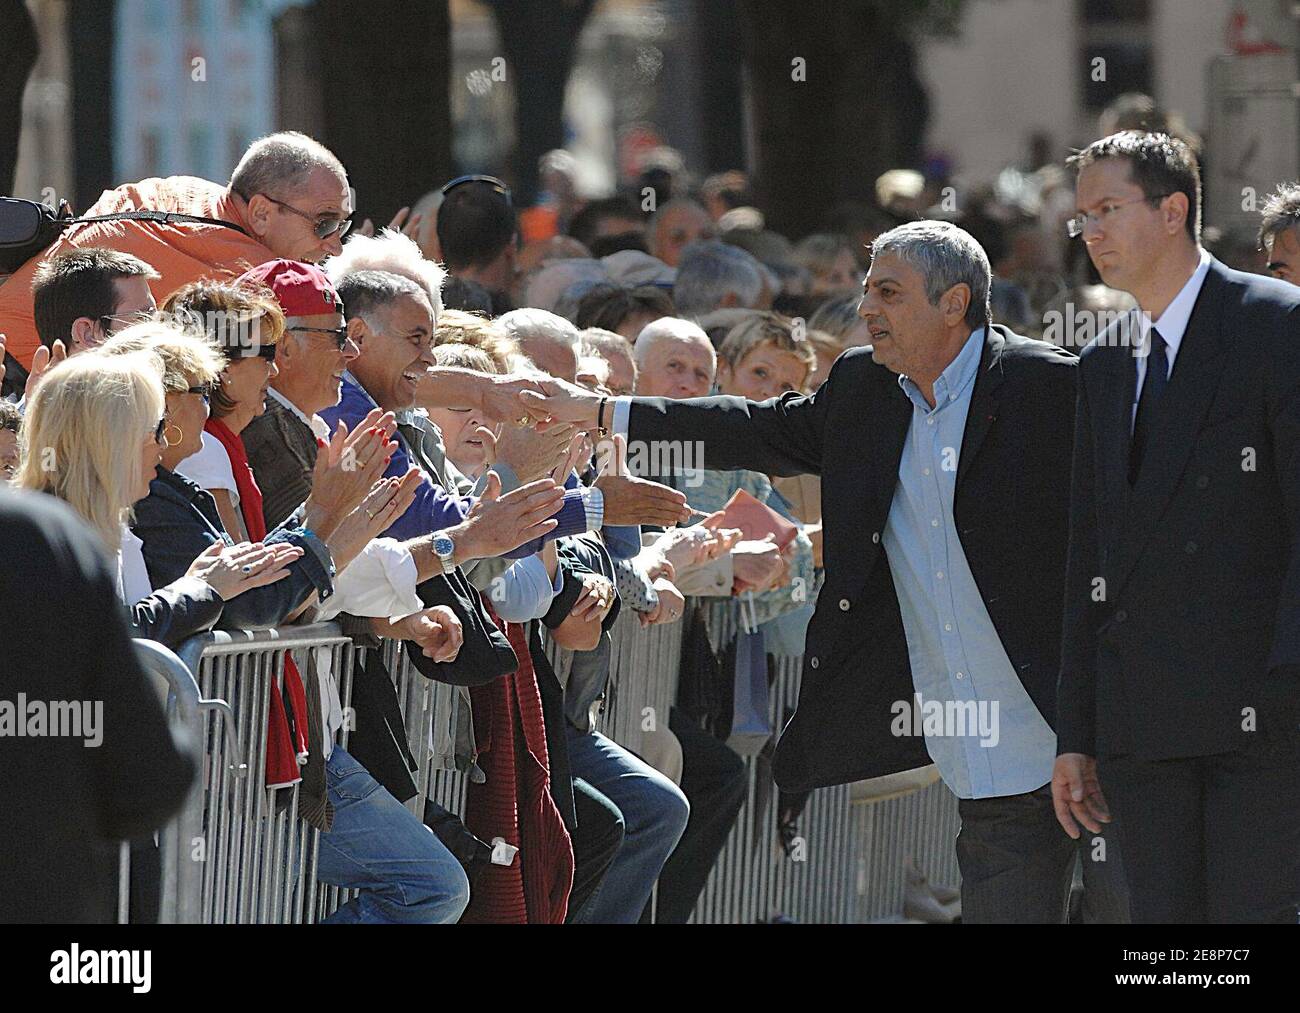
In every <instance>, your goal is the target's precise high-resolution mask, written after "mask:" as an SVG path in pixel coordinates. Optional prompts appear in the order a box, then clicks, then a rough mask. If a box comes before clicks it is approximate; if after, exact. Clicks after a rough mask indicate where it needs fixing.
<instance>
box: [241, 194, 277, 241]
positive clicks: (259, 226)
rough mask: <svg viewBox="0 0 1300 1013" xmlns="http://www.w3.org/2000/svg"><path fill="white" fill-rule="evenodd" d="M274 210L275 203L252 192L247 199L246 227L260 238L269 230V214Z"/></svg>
mask: <svg viewBox="0 0 1300 1013" xmlns="http://www.w3.org/2000/svg"><path fill="white" fill-rule="evenodd" d="M274 212H275V205H274V204H272V203H271V202H270V201H269V200H267V199H266V197H265V196H264V195H262V194H260V193H255V194H253V196H252V197H250V198H249V200H248V213H247V215H246V217H247V219H248V227H249V228H250V229H252V230H253V235H254V236H256V237H257V238H258V239H261V238H262V237H263V236H265V235H266V234H267V233H268V232H270V231H271V215H272V214H273V213H274Z"/></svg>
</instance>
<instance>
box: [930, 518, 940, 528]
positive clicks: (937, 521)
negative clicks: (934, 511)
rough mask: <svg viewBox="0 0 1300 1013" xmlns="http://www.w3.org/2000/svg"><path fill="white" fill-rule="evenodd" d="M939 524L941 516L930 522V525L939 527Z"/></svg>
mask: <svg viewBox="0 0 1300 1013" xmlns="http://www.w3.org/2000/svg"><path fill="white" fill-rule="evenodd" d="M938 526H939V518H938V517H936V518H935V519H934V520H932V521H931V522H930V527H932V528H937V527H938Z"/></svg>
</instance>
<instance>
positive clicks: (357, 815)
mask: <svg viewBox="0 0 1300 1013" xmlns="http://www.w3.org/2000/svg"><path fill="white" fill-rule="evenodd" d="M325 786H326V789H327V791H328V793H329V800H330V802H331V803H333V805H334V825H333V827H332V828H331V830H330V832H329V833H327V834H321V835H320V857H319V859H318V861H317V864H316V878H317V879H319V880H320V881H321V882H322V883H329V884H330V885H331V886H342V887H348V888H350V889H355V890H360V891H361V893H360V895H359V896H358V897H356V898H355V899H354V900H350V901H348V902H347V903H346V904H344V905H343V906H342V907H340V908H339V909H338V910H337V911H335V912H334V913H333V914H331V915H330V916H329V917H328V918H326V919H325V922H326V923H330V924H336V925H337V924H351V923H355V922H369V923H384V922H387V923H404V924H426V923H447V922H454V921H456V920H457V919H458V918H460V916H461V913H462V912H463V911H464V910H465V906H466V905H467V904H469V879H468V878H467V877H466V876H465V870H464V869H462V868H461V865H460V863H459V862H457V861H456V859H455V858H454V857H452V854H451V852H450V851H448V850H447V849H446V848H445V847H444V846H443V844H442V842H441V841H439V840H438V838H437V837H435V836H434V835H433V832H432V831H431V830H429V829H428V828H427V827H426V826H425V825H424V824H423V823H421V822H420V821H419V820H418V819H417V818H416V817H415V816H414V815H412V813H411V811H410V810H409V809H407V808H406V806H404V805H402V803H400V802H398V801H397V799H395V798H394V797H393V796H392V795H390V794H389V793H388V792H387V791H386V790H385V789H384V788H382V787H381V786H380V785H379V782H378V781H376V780H375V779H374V778H373V777H371V776H370V774H369V773H367V771H366V769H365V767H363V766H361V764H360V763H358V762H357V761H356V760H354V759H353V758H352V757H351V756H350V755H349V754H348V752H347V750H345V749H341V748H340V747H338V746H335V747H334V751H333V752H332V753H331V754H330V758H329V759H328V760H326V761H325Z"/></svg>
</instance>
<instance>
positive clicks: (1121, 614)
mask: <svg viewBox="0 0 1300 1013" xmlns="http://www.w3.org/2000/svg"><path fill="white" fill-rule="evenodd" d="M1127 618H1128V613H1127V612H1125V611H1124V610H1123V609H1120V610H1119V611H1118V612H1116V613H1115V622H1117V623H1122V622H1124V620H1126V619H1127Z"/></svg>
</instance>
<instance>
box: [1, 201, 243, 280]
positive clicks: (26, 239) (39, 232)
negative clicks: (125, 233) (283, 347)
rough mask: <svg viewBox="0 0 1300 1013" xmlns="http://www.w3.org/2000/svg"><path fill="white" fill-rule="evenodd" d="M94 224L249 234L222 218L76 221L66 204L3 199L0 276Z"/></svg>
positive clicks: (142, 215) (120, 216)
mask: <svg viewBox="0 0 1300 1013" xmlns="http://www.w3.org/2000/svg"><path fill="white" fill-rule="evenodd" d="M94 222H158V223H160V224H163V225H171V224H174V223H177V222H188V223H190V224H195V225H220V226H221V227H223V228H227V229H234V230H235V231H236V232H243V233H244V235H248V233H247V232H246V231H245V230H244V229H243V228H241V227H240V226H238V225H236V224H235V223H234V222H227V221H223V220H221V219H220V218H202V217H199V216H198V215H183V214H178V213H176V212H173V211H119V212H117V213H116V214H111V215H98V216H96V217H93V218H73V217H72V209H71V208H70V207H69V206H68V203H67V201H62V202H60V204H59V209H58V210H57V211H55V210H54V208H52V207H50V206H49V205H48V204H42V203H40V202H39V201H33V200H23V199H22V198H21V197H0V272H4V273H12V272H14V271H16V270H18V268H20V267H22V266H23V264H25V263H27V261H29V260H31V259H32V257H35V256H36V255H37V254H38V253H40V252H41V251H42V250H44V249H46V248H47V247H48V246H49V245H50V244H51V243H53V242H54V241H55V240H56V239H58V238H59V236H61V235H62V234H63V233H64V232H65V231H66V230H67V229H68V228H70V227H71V226H73V225H89V224H92V223H94Z"/></svg>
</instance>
